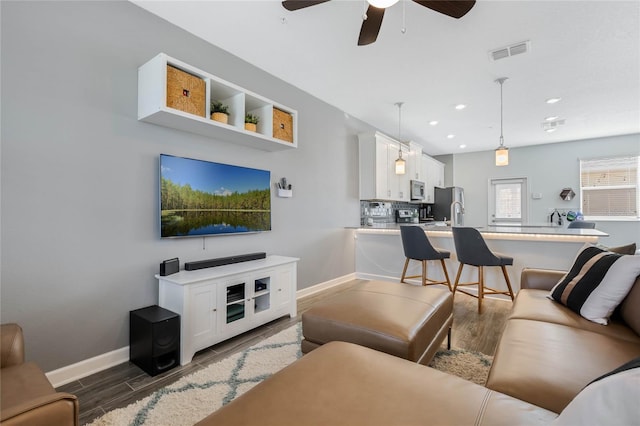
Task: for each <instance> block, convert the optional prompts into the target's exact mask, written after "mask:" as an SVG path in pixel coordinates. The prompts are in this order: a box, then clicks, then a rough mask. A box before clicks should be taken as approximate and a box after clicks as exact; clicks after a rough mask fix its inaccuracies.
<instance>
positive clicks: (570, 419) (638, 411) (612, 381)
mask: <svg viewBox="0 0 640 426" xmlns="http://www.w3.org/2000/svg"><path fill="white" fill-rule="evenodd" d="M638 401H640V358H636V359H634V360H632V361H630V362H628V363H626V364H624V365H623V366H621V367H619V368H616V369H615V370H614V371H612V372H611V373H607V374H606V375H604V376H603V377H599V378H598V379H596V380H595V381H593V382H591V383H590V384H589V385H588V386H587V387H586V388H584V389H583V390H582V391H581V392H580V393H579V394H578V395H577V396H576V397H575V398H574V399H573V400H572V401H571V403H569V405H568V406H567V407H566V408H565V409H564V410H562V413H560V416H559V417H558V418H557V419H555V420H554V422H553V424H554V425H586V424H596V425H597V424H601V425H604V424H610V425H631V424H637V422H638V419H640V406H638Z"/></svg>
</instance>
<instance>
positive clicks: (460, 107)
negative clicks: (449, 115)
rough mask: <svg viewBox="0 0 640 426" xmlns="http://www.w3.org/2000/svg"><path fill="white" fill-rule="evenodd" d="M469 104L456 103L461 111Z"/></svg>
mask: <svg viewBox="0 0 640 426" xmlns="http://www.w3.org/2000/svg"><path fill="white" fill-rule="evenodd" d="M466 107H467V106H466V105H465V104H458V105H456V109H457V110H458V111H459V110H461V109H465V108H466Z"/></svg>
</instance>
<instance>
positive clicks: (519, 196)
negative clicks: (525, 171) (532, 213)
mask: <svg viewBox="0 0 640 426" xmlns="http://www.w3.org/2000/svg"><path fill="white" fill-rule="evenodd" d="M527 194H528V190H527V178H510V179H489V200H488V207H489V218H490V222H491V223H492V224H500V223H503V224H513V223H525V222H526V221H527V198H528V195H527Z"/></svg>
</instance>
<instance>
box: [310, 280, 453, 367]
mask: <svg viewBox="0 0 640 426" xmlns="http://www.w3.org/2000/svg"><path fill="white" fill-rule="evenodd" d="M452 322H453V296H452V294H451V292H449V291H448V290H443V289H438V288H433V287H422V286H415V285H411V284H402V283H393V282H385V281H368V282H363V283H360V284H357V285H355V286H353V287H352V288H350V289H349V290H347V291H346V292H343V293H340V294H337V295H335V296H333V297H331V298H329V299H326V300H324V301H322V302H319V303H316V304H314V305H313V306H312V307H311V309H309V310H308V311H306V312H304V313H303V314H302V334H303V336H304V340H302V352H303V353H308V352H310V351H312V350H313V349H316V348H317V347H319V346H321V345H323V344H325V343H328V342H331V341H336V340H337V341H343V342H350V343H355V344H358V345H361V346H366V347H369V348H371V349H376V350H378V351H381V352H386V353H388V354H391V355H395V356H397V357H400V358H404V359H408V360H409V361H413V362H417V363H420V364H424V365H427V364H428V363H429V361H431V359H432V358H433V356H434V355H435V353H436V351H437V350H438V348H439V346H440V345H441V344H442V341H443V340H444V338H445V337H447V336H448V335H449V333H450V330H451V324H452Z"/></svg>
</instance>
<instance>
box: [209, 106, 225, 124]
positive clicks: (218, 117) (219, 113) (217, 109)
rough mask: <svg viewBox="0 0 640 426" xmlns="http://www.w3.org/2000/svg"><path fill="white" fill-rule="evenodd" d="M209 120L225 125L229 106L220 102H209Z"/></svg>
mask: <svg viewBox="0 0 640 426" xmlns="http://www.w3.org/2000/svg"><path fill="white" fill-rule="evenodd" d="M211 119H212V120H215V121H218V122H220V123H224V124H227V123H228V122H229V106H227V105H224V104H223V103H222V102H217V101H212V102H211Z"/></svg>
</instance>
